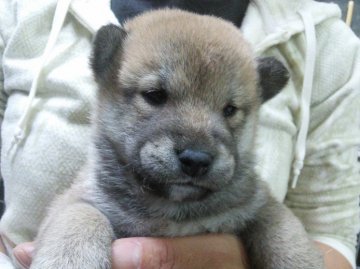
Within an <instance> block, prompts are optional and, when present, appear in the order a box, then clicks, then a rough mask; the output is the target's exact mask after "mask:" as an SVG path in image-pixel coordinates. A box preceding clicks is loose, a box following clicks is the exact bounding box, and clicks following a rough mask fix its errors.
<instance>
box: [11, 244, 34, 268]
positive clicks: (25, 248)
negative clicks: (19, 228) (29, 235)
mask: <svg viewBox="0 0 360 269" xmlns="http://www.w3.org/2000/svg"><path fill="white" fill-rule="evenodd" d="M33 252H34V246H33V244H26V243H24V244H22V245H20V246H17V247H16V248H15V249H14V257H15V259H16V260H17V262H18V263H19V264H20V265H21V266H22V267H23V268H29V267H30V265H31V256H32V254H33Z"/></svg>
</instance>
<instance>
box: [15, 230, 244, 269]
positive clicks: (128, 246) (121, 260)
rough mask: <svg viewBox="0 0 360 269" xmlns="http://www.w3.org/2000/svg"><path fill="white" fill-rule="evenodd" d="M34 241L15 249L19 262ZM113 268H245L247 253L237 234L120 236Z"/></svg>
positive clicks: (25, 262) (26, 261)
mask: <svg viewBox="0 0 360 269" xmlns="http://www.w3.org/2000/svg"><path fill="white" fill-rule="evenodd" d="M32 252H33V243H24V244H20V245H18V246H17V247H16V248H15V249H14V255H15V257H16V258H17V259H18V261H19V262H20V263H21V264H22V265H23V266H24V267H25V268H28V267H29V266H30V263H31V256H32ZM112 259H113V261H112V262H113V266H112V269H120V268H121V269H132V268H146V269H159V268H171V269H178V268H179V269H180V268H198V269H201V268H206V269H212V268H214V269H215V268H223V269H246V268H247V267H246V255H245V251H244V248H243V246H242V244H241V242H240V240H238V238H237V237H235V236H232V235H213V234H210V235H200V236H192V237H182V238H166V239H165V238H161V239H158V238H144V237H134V238H123V239H118V240H115V241H114V243H113V245H112Z"/></svg>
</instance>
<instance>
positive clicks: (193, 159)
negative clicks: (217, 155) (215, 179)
mask: <svg viewBox="0 0 360 269" xmlns="http://www.w3.org/2000/svg"><path fill="white" fill-rule="evenodd" d="M177 155H178V158H179V161H180V165H181V170H182V171H183V172H184V173H185V174H186V175H188V176H190V177H200V176H203V175H205V174H206V173H207V172H208V170H209V168H210V166H211V164H212V162H213V156H212V155H211V154H210V153H208V152H205V151H200V150H193V149H185V150H183V151H179V152H177Z"/></svg>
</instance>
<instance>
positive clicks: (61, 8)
mask: <svg viewBox="0 0 360 269" xmlns="http://www.w3.org/2000/svg"><path fill="white" fill-rule="evenodd" d="M70 2H71V0H58V2H57V4H56V10H55V14H54V19H53V22H52V26H51V31H50V36H49V39H48V41H47V43H46V46H45V50H44V53H43V55H42V56H41V58H40V61H39V65H38V66H37V68H36V72H35V77H34V80H33V81H32V84H31V88H30V92H29V96H28V100H27V104H26V108H25V110H24V112H23V114H22V116H21V118H20V120H19V122H18V124H17V127H16V129H15V134H14V137H13V140H12V142H11V146H10V149H9V151H10V150H11V149H12V148H13V147H14V146H15V145H18V144H19V143H20V142H21V141H22V140H23V139H24V137H25V131H26V124H27V121H28V119H29V116H30V112H31V108H32V103H33V101H34V98H35V95H36V92H37V90H38V83H39V78H40V76H41V74H42V71H43V67H44V66H45V64H46V62H47V60H48V58H49V56H50V53H51V51H52V49H53V48H54V45H55V42H56V40H57V38H58V36H59V34H60V31H61V28H62V26H63V24H64V21H65V17H66V14H67V12H68V10H69V6H70Z"/></svg>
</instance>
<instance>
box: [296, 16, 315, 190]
mask: <svg viewBox="0 0 360 269" xmlns="http://www.w3.org/2000/svg"><path fill="white" fill-rule="evenodd" d="M299 14H300V16H301V19H302V20H303V23H304V26H305V37H306V58H305V71H304V81H303V87H302V92H301V100H300V128H299V133H298V136H297V140H296V144H295V155H294V162H293V179H292V182H291V188H295V187H296V184H297V181H298V179H299V176H300V172H301V169H302V168H303V166H304V158H305V153H306V139H307V133H308V130H309V123H310V103H311V94H312V87H313V81H314V70H315V58H316V34H315V26H314V21H313V18H312V16H311V15H310V14H309V13H306V12H302V11H299Z"/></svg>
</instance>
